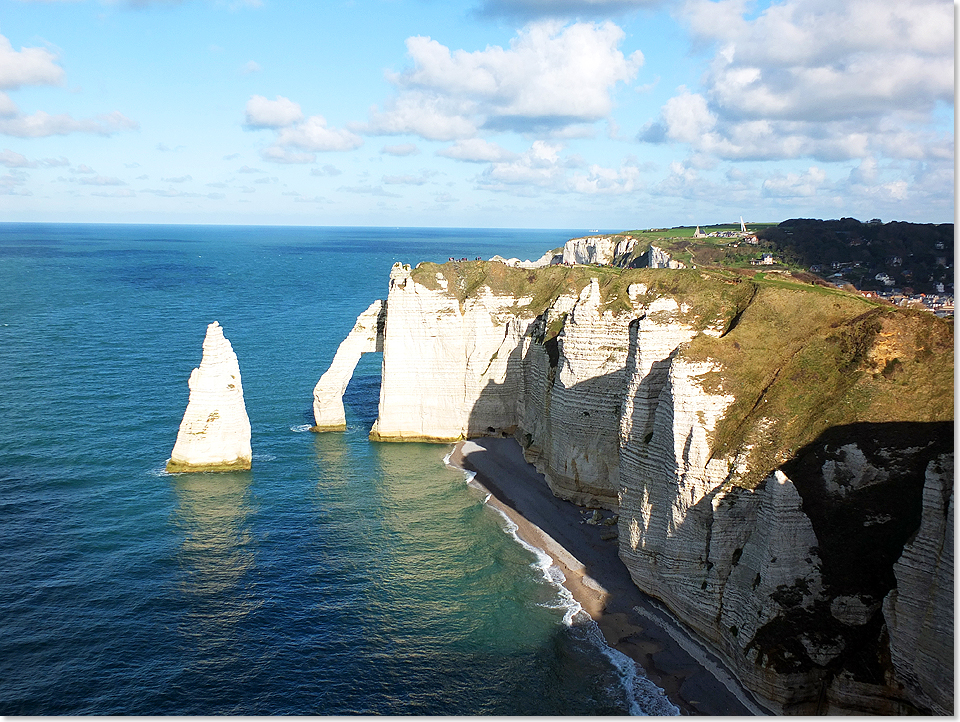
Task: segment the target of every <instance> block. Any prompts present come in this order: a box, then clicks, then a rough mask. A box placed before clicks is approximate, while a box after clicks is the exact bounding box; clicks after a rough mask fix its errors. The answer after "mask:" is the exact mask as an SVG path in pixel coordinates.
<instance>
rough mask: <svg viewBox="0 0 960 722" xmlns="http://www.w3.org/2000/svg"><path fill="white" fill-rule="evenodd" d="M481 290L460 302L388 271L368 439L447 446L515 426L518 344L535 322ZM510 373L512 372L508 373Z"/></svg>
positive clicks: (510, 301)
mask: <svg viewBox="0 0 960 722" xmlns="http://www.w3.org/2000/svg"><path fill="white" fill-rule="evenodd" d="M516 304H517V299H515V298H513V297H512V296H497V295H494V294H493V293H491V292H490V291H489V289H487V288H484V289H481V291H480V292H479V293H478V294H476V295H471V296H470V297H468V298H467V299H466V301H465V302H464V303H463V305H462V306H461V304H460V303H459V302H458V301H457V299H456V298H455V297H454V296H453V295H451V294H449V293H446V292H445V291H444V290H443V289H441V290H431V289H428V288H426V287H424V286H422V285H420V284H418V283H417V282H416V281H414V280H413V278H411V272H410V267H409V266H402V265H401V264H396V265H395V266H394V267H393V270H392V271H391V273H390V292H389V295H388V296H387V308H388V309H389V316H388V318H387V323H386V329H385V332H384V339H383V374H382V379H381V386H380V408H379V415H378V418H377V421H376V423H375V425H374V427H373V429H372V430H371V432H370V437H371V438H373V439H377V440H393V441H452V440H457V439H462V438H467V437H468V436H480V435H483V434H485V433H493V431H495V430H497V429H501V428H505V427H510V426H512V425H516V419H517V406H518V403H519V401H520V399H522V398H523V378H522V374H520V373H516V370H517V369H518V368H519V345H520V340H521V339H522V338H523V335H524V333H525V331H526V329H527V327H528V326H529V324H530V323H531V322H532V320H533V318H532V316H531V317H528V318H524V317H523V315H522V314H521V315H518V314H517V313H516V312H515V310H514V308H515V306H516ZM508 369H513V372H508Z"/></svg>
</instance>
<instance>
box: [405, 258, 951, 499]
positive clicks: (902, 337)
mask: <svg viewBox="0 0 960 722" xmlns="http://www.w3.org/2000/svg"><path fill="white" fill-rule="evenodd" d="M438 273H440V274H442V275H443V276H444V277H445V278H446V280H447V283H448V288H449V289H450V292H451V293H452V294H453V295H454V296H456V297H457V298H458V300H460V302H461V305H462V303H463V302H464V300H465V299H466V298H467V297H468V296H469V295H471V294H474V293H476V292H477V291H478V289H480V288H481V287H483V286H487V287H488V288H490V289H491V290H492V291H493V292H494V293H496V294H499V295H510V296H513V297H515V298H528V299H531V301H530V302H529V303H525V304H523V305H518V306H517V307H516V310H517V313H522V314H523V315H529V316H532V315H536V314H539V313H542V312H543V311H544V310H545V309H546V308H547V307H548V306H549V305H550V304H551V303H552V302H553V301H554V300H555V299H556V298H557V296H558V295H560V294H561V293H571V292H572V293H578V292H579V291H580V290H581V289H582V288H583V287H584V286H586V285H587V284H588V283H589V282H590V279H591V278H597V279H598V282H599V284H600V288H601V292H602V295H603V298H604V305H605V307H606V308H607V309H608V310H610V311H612V312H614V313H620V312H624V311H627V310H629V308H630V306H629V304H628V303H627V301H626V290H627V287H628V286H629V285H630V284H632V283H642V284H644V285H646V287H647V292H646V294H645V297H646V300H647V301H651V300H653V298H655V297H657V296H662V295H669V296H672V297H674V298H676V299H677V300H678V301H680V302H682V303H685V304H686V305H687V307H688V308H689V310H688V312H687V314H686V316H687V318H686V320H687V322H688V323H691V324H692V325H693V326H694V327H695V328H698V329H703V328H705V327H707V326H711V325H715V324H718V322H719V324H720V325H722V327H723V328H724V329H725V332H724V334H723V335H722V336H721V337H720V338H715V337H712V336H709V335H700V336H698V337H697V338H695V339H694V340H693V341H692V342H691V343H690V344H689V346H688V347H687V348H686V349H685V350H684V354H685V355H686V356H687V357H688V358H690V359H692V360H713V361H714V362H715V363H717V364H718V365H719V367H720V370H718V371H714V372H710V373H708V374H706V375H705V376H704V378H703V384H704V387H705V388H706V389H708V390H711V391H715V392H720V391H722V392H723V393H727V394H732V395H733V396H734V397H735V399H736V400H735V401H734V402H733V404H732V405H731V407H730V408H729V410H728V412H727V414H726V415H725V417H724V418H723V419H722V420H721V422H720V423H719V424H718V426H717V429H716V430H715V435H714V439H713V451H714V454H715V455H717V456H721V457H723V456H733V455H734V454H736V453H737V452H738V450H742V449H744V448H745V447H747V446H749V447H752V450H750V451H749V452H748V454H749V455H748V459H747V460H748V463H747V468H748V469H749V471H748V472H747V474H746V475H745V476H744V477H743V478H741V479H739V480H738V483H739V484H740V485H742V486H747V487H752V486H754V485H755V484H757V483H759V481H760V480H761V479H763V477H765V476H766V475H767V474H768V473H769V472H770V471H772V470H773V469H776V468H777V467H779V466H780V465H781V464H783V463H784V462H785V461H786V460H787V459H789V458H790V457H791V456H792V455H793V454H794V453H795V452H796V450H798V449H799V448H801V447H802V446H803V445H805V444H807V443H809V442H811V441H813V440H814V439H815V438H816V437H817V436H818V435H819V434H820V433H821V432H823V431H824V430H826V429H827V428H830V427H833V426H838V425H844V424H851V423H855V422H862V421H866V422H889V421H919V422H926V421H946V420H951V419H953V322H952V320H944V319H940V318H936V317H935V316H933V315H932V314H929V313H925V312H922V311H910V310H904V309H897V308H893V307H889V306H881V305H878V304H875V303H873V302H871V301H868V300H866V299H864V298H861V297H859V296H857V295H853V294H848V293H845V292H843V291H839V290H835V289H827V288H823V287H821V286H815V285H810V284H806V283H800V282H795V281H791V280H789V279H784V278H782V277H777V276H774V277H766V276H764V275H763V274H754V275H749V274H741V273H738V272H737V271H735V270H725V269H710V270H702V269H698V270H693V269H685V270H679V271H677V270H655V269H630V270H621V269H617V268H609V267H603V268H598V267H583V266H578V267H564V266H551V267H547V268H542V269H536V270H525V269H517V268H510V267H507V266H505V265H503V264H500V263H490V262H482V261H479V262H476V261H470V262H461V263H457V262H454V263H446V264H442V265H438V264H429V263H425V264H421V265H420V266H419V267H418V268H417V269H416V270H415V271H414V274H413V275H414V279H415V280H417V282H419V283H421V284H423V285H425V286H427V287H429V288H433V289H439V287H440V286H439V284H438V282H437V278H436V276H437V274H438Z"/></svg>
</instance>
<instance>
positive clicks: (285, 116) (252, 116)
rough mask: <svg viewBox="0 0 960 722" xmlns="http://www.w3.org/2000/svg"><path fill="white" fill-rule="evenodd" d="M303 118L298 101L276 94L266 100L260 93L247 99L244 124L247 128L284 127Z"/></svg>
mask: <svg viewBox="0 0 960 722" xmlns="http://www.w3.org/2000/svg"><path fill="white" fill-rule="evenodd" d="M301 120H303V111H302V110H301V109H300V104H299V103H294V102H293V101H292V100H290V99H289V98H284V97H283V96H282V95H278V96H277V99H276V100H268V99H267V98H265V97H263V96H262V95H254V96H252V97H251V98H250V100H248V101H247V108H246V125H247V127H248V128H257V129H259V128H285V127H287V126H288V125H293V124H294V123H298V122H300V121H301Z"/></svg>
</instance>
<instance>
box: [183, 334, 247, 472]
mask: <svg viewBox="0 0 960 722" xmlns="http://www.w3.org/2000/svg"><path fill="white" fill-rule="evenodd" d="M188 385H189V388H190V399H189V401H188V402H187V409H186V411H185V412H184V414H183V421H182V422H181V423H180V430H179V431H178V432H177V441H176V444H175V445H174V447H173V453H172V454H171V456H170V459H169V461H167V471H169V472H181V471H230V470H234V469H249V468H250V462H251V458H252V452H251V449H250V419H249V418H248V417H247V409H246V406H245V405H244V402H243V386H242V384H241V383H240V365H239V363H238V361H237V355H236V354H235V353H234V351H233V347H232V346H231V345H230V342H229V341H228V340H227V339H226V338H225V337H224V335H223V329H222V328H221V327H220V324H219V323H217V322H216V321H214V322H213V323H211V324H210V325H209V326H207V333H206V336H205V338H204V340H203V358H202V360H201V361H200V366H199V367H198V368H195V369H194V370H193V371H192V372H191V374H190V380H189V382H188Z"/></svg>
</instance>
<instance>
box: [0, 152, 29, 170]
mask: <svg viewBox="0 0 960 722" xmlns="http://www.w3.org/2000/svg"><path fill="white" fill-rule="evenodd" d="M0 165H5V166H6V167H7V168H36V167H37V162H36V161H35V160H29V159H28V158H27V157H26V156H24V155H20V154H19V153H15V152H14V151H12V150H10V149H9V148H4V149H3V152H0Z"/></svg>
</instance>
